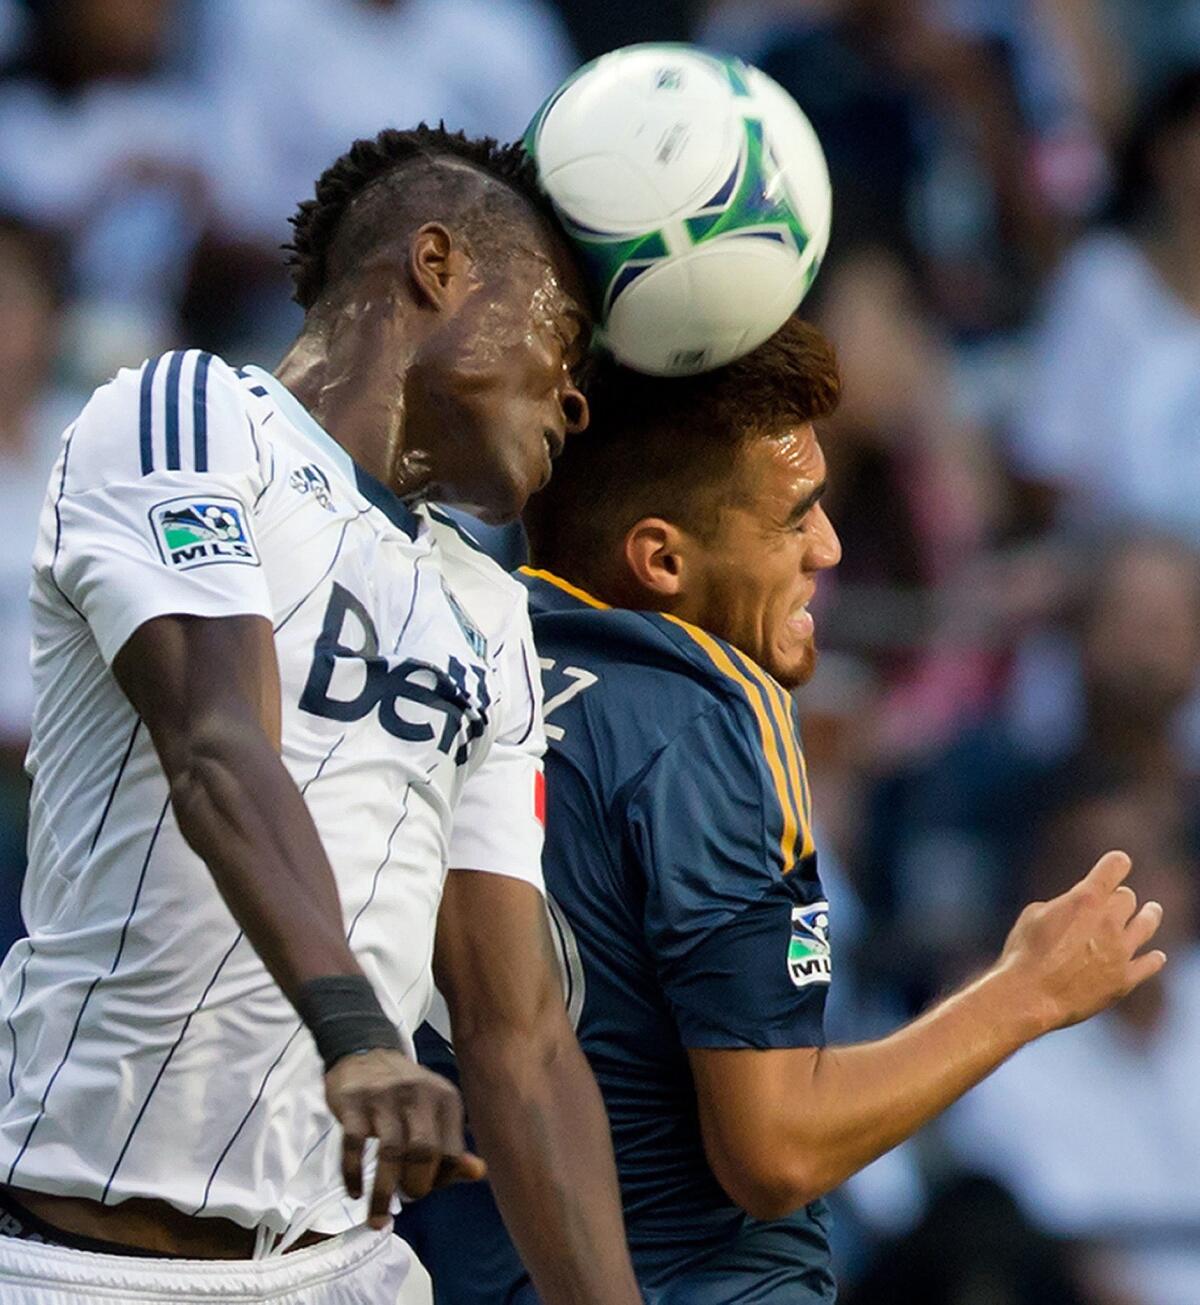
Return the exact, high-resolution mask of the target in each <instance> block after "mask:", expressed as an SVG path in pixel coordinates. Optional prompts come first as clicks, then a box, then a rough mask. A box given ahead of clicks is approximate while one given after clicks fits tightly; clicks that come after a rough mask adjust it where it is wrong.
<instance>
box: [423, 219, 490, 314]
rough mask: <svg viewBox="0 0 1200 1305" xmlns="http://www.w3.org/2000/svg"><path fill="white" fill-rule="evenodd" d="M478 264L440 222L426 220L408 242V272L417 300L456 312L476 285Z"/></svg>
mask: <svg viewBox="0 0 1200 1305" xmlns="http://www.w3.org/2000/svg"><path fill="white" fill-rule="evenodd" d="M474 269H475V264H474V261H473V260H472V258H471V256H470V254H468V253H467V251H466V249H465V248H464V246H463V244H462V242H461V241H459V240H455V238H454V236H453V235H452V234H451V233H450V231H449V229H448V228H446V227H445V226H443V225H442V224H441V223H440V222H426V223H425V224H424V226H422V227H420V228H418V230H417V231H416V233H415V234H414V235H413V238H412V240H411V241H410V242H409V247H408V272H409V276H410V277H411V278H412V283H413V289H414V290H415V292H416V295H417V299H418V301H419V302H420V303H421V304H422V305H424V306H426V307H429V308H435V309H439V310H441V311H449V312H453V311H454V310H455V309H456V308H457V307H458V306H459V304H460V303H461V302H462V301H463V299H465V298H466V296H467V295H468V294H469V293H470V292H471V290H472V289H474V288H475V285H476V279H475V276H474Z"/></svg>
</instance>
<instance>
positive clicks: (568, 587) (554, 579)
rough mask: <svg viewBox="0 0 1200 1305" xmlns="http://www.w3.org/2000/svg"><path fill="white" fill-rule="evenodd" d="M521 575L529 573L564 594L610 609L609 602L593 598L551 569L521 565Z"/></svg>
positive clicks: (594, 605) (605, 610)
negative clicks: (537, 568)
mask: <svg viewBox="0 0 1200 1305" xmlns="http://www.w3.org/2000/svg"><path fill="white" fill-rule="evenodd" d="M521 574H522V575H531V576H533V577H534V578H535V579H537V580H544V581H545V582H546V583H547V584H548V585H553V586H554V587H555V589H561V590H562V591H563V593H564V594H570V595H571V597H572V598H578V599H579V601H580V602H581V603H587V605H588V606H589V607H596V608H599V609H600V610H601V611H603V612H608V611H611V610H612V605H611V604H610V603H602V602H601V601H600V600H599V598H593V597H592V595H591V594H589V593H588V592H587V590H585V589H580V588H579V586H578V585H573V584H571V582H570V581H569V580H564V579H563V578H562V576H558V575H554V574H553V572H551V571H537V570H535V569H534V568H533V567H531V566H523V567H521Z"/></svg>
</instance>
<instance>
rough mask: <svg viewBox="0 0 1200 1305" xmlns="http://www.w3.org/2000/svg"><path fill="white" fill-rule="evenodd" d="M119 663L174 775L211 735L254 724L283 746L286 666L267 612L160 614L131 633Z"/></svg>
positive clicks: (116, 670)
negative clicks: (282, 702) (283, 673)
mask: <svg viewBox="0 0 1200 1305" xmlns="http://www.w3.org/2000/svg"><path fill="white" fill-rule="evenodd" d="M112 669H113V674H114V676H115V677H116V680H117V683H118V684H119V685H120V686H121V689H122V691H123V692H124V694H125V696H126V697H127V698H128V699H129V701H130V703H131V704H132V706H133V708H134V710H135V711H136V712H137V713H138V715H139V716H140V717H141V718H142V720H143V721H144V722H145V724H146V727H147V729H148V730H149V732H150V737H151V738H152V739H153V741H154V745H155V748H156V749H157V751H158V753H159V756H160V758H161V760H162V762H163V766H164V769H165V770H166V772H167V774H168V776H170V775H172V774H175V773H178V772H179V771H180V770H182V769H183V768H184V767H186V766H187V765H188V763H189V761H190V759H191V758H192V757H193V755H194V751H195V748H196V747H197V746H200V745H202V743H203V741H204V740H212V739H228V738H229V736H230V735H231V734H234V733H237V732H240V731H242V730H244V729H247V728H257V729H261V730H262V732H263V733H265V734H266V736H267V738H268V739H269V740H270V742H271V743H272V745H273V746H274V747H275V748H276V750H278V748H279V740H280V687H279V666H278V661H277V659H276V655H275V640H274V635H273V633H272V630H271V624H270V622H269V621H267V620H265V619H264V618H263V617H261V616H232V617H220V618H206V617H196V616H179V615H169V616H159V617H155V618H153V619H151V620H149V621H147V622H145V623H143V624H142V625H140V626H139V627H138V628H137V629H136V630H135V631H134V633H133V634H132V635H131V636H130V637H129V639H128V640H126V642H125V644H124V645H123V647H122V648H121V649H120V651H119V652H118V653H117V655H116V657H115V658H114V660H113V666H112Z"/></svg>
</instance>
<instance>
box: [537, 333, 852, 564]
mask: <svg viewBox="0 0 1200 1305" xmlns="http://www.w3.org/2000/svg"><path fill="white" fill-rule="evenodd" d="M840 396H841V376H840V373H839V371H838V365H837V358H836V356H835V354H834V351H833V346H832V345H831V344H830V343H829V341H828V340H826V338H825V337H824V336H823V335H822V334H821V332H820V331H818V330H817V328H816V327H815V326H812V325H810V324H809V323H808V322H804V321H802V320H801V319H800V318H798V317H792V318H789V319H788V321H787V322H785V323H784V325H783V326H782V327H781V328H780V329H779V330H778V331H777V332H776V333H775V334H774V335H773V336H771V338H770V339H769V340H767V341H766V343H765V344H761V345H759V347H758V348H757V349H755V350H754V351H753V352H752V353H749V354H747V355H746V356H745V357H744V358H740V359H738V361H736V362H733V363H730V364H728V366H725V367H721V368H718V369H717V370H715V371H711V372H704V373H702V374H701V375H699V376H688V377H681V378H678V379H675V378H661V377H653V376H644V375H641V374H639V373H638V372H634V371H630V370H629V369H628V368H626V367H621V366H618V365H617V364H616V363H611V362H603V363H601V364H600V365H599V366H598V368H597V370H596V374H595V377H594V379H593V380H592V383H591V385H590V386H589V389H588V403H589V405H590V408H591V423H590V425H589V426H588V429H587V430H586V431H584V433H583V434H582V435H573V436H572V437H571V438H570V439H568V440H567V444H566V448H565V450H564V451H563V453H562V455H561V457H559V459H558V461H557V462H556V463H555V465H554V475H553V476H552V478H551V480H550V483H549V485H548V486H547V487H546V488H545V489H544V490H542V491H541V493H539V494H536V495H535V496H534V497H533V499H532V500H531V501H530V503H529V506H528V508H527V509H526V511H525V515H524V517H523V521H524V524H525V529H526V533H527V534H528V536H529V548H530V556H531V558H532V560H533V562H534V564H535V565H536V566H542V567H548V568H549V569H550V570H552V571H557V572H559V573H560V574H562V575H563V576H565V577H566V578H567V579H574V580H575V581H576V583H579V584H585V585H586V584H587V583H588V582H589V581H592V582H593V583H595V584H597V586H598V587H599V582H600V581H601V580H602V578H603V577H604V576H605V574H606V573H607V566H608V565H609V564H610V563H611V560H612V559H613V557H614V556H615V553H616V548H617V546H618V544H619V542H620V541H621V540H622V539H623V538H624V537H625V533H626V532H627V531H628V530H629V528H630V526H632V525H634V524H635V523H636V522H638V521H640V520H642V519H643V518H644V517H651V516H658V517H663V518H665V519H666V520H668V521H674V522H676V523H677V524H679V525H681V526H684V527H686V528H687V529H689V530H692V531H694V532H695V533H697V534H698V535H700V536H702V537H705V538H711V532H712V530H713V528H714V527H715V524H716V520H717V515H718V509H719V507H720V505H721V504H722V503H727V502H731V501H733V499H734V498H735V496H736V495H737V493H738V490H739V481H738V478H737V476H736V474H735V473H736V466H737V463H736V454H737V450H738V449H739V448H740V447H741V446H742V444H744V443H745V442H746V441H747V440H751V439H759V438H770V437H772V436H778V435H782V434H783V433H785V432H786V431H788V430H790V429H791V428H793V427H795V426H798V425H802V424H804V423H805V422H810V421H816V420H819V419H820V418H822V417H828V416H829V415H830V414H831V413H832V412H833V411H834V409H835V408H836V407H837V404H838V400H839V398H840Z"/></svg>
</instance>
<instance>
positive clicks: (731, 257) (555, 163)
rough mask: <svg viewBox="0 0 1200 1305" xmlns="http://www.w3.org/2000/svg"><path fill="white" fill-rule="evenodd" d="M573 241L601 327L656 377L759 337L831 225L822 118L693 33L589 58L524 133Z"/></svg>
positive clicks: (793, 302) (617, 349)
mask: <svg viewBox="0 0 1200 1305" xmlns="http://www.w3.org/2000/svg"><path fill="white" fill-rule="evenodd" d="M525 147H526V149H527V150H528V151H529V153H530V154H531V155H532V156H533V158H534V160H535V162H536V163H537V168H538V175H539V178H540V181H541V184H542V187H543V189H544V190H545V191H546V193H547V195H548V196H549V197H550V199H551V201H552V202H553V204H554V207H555V209H556V211H557V212H558V214H559V217H560V219H561V221H562V223H563V226H564V228H565V229H566V231H567V233H568V234H569V235H570V237H571V238H572V240H573V241H574V242H575V244H576V245H577V246H578V249H579V251H580V253H581V255H582V259H583V263H584V266H585V270H586V271H587V273H588V276H589V279H590V280H591V283H592V288H593V291H594V294H595V297H596V300H597V303H598V304H599V306H600V317H601V323H600V340H601V343H603V344H605V345H606V346H607V347H608V348H609V349H610V350H611V351H612V353H614V354H615V355H616V357H617V358H618V359H619V360H620V361H621V362H623V363H625V364H626V365H628V366H630V367H634V368H636V369H637V370H639V371H643V372H649V373H651V374H652V375H656V376H680V375H686V374H688V373H691V372H701V371H707V370H709V369H710V368H713V367H720V366H722V365H723V364H724V363H727V362H731V361H733V359H735V358H739V357H741V356H742V355H743V354H746V353H749V352H750V350H751V349H753V348H755V347H756V346H757V345H759V344H761V343H762V342H763V341H764V340H765V339H767V337H768V336H770V335H773V334H774V332H775V331H777V330H778V329H779V327H780V326H782V325H783V323H784V321H785V320H786V319H787V318H788V317H789V316H790V315H791V314H792V313H793V312H795V310H796V308H797V306H798V305H799V303H800V301H801V299H803V297H804V295H805V293H806V292H807V290H808V288H809V286H810V285H812V283H813V279H814V277H815V276H816V274H817V269H818V268H819V267H820V265H821V258H822V256H823V255H824V253H825V246H826V244H827V243H828V240H829V219H830V210H831V204H832V196H831V193H830V187H829V171H828V169H827V168H826V166H825V156H824V154H823V153H822V151H821V145H820V142H819V141H818V140H817V136H816V133H815V132H814V131H813V129H812V126H811V124H810V123H809V121H808V119H807V118H806V117H805V116H804V114H803V113H802V112H801V111H800V108H799V106H798V105H797V104H796V102H795V101H794V100H793V99H792V98H791V96H790V95H788V93H787V92H786V91H785V90H783V88H782V87H780V86H779V85H778V84H777V83H775V82H774V81H772V80H771V78H770V77H768V76H767V75H766V74H765V73H762V72H759V70H758V69H757V68H752V67H750V66H749V65H748V64H745V63H743V62H742V61H741V60H740V59H735V58H732V57H729V56H725V55H714V54H708V53H705V52H704V51H702V50H699V49H697V48H695V47H693V46H688V45H631V46H627V47H626V48H625V49H622V50H614V51H613V52H612V53H610V54H606V55H602V56H601V57H600V58H599V59H596V60H594V61H593V62H592V63H590V64H586V65H585V66H584V67H583V68H581V69H580V70H579V71H578V72H577V73H575V75H574V76H573V77H571V78H570V79H569V80H568V81H566V82H565V83H564V84H563V85H562V86H561V87H559V89H558V90H557V91H556V92H555V93H554V94H553V95H552V96H551V97H550V98H549V99H548V100H547V101H546V103H545V104H544V105H543V106H542V108H541V109H539V110H538V112H537V114H536V115H535V116H534V119H533V121H532V122H531V123H530V125H529V129H528V131H527V132H526V134H525Z"/></svg>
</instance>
